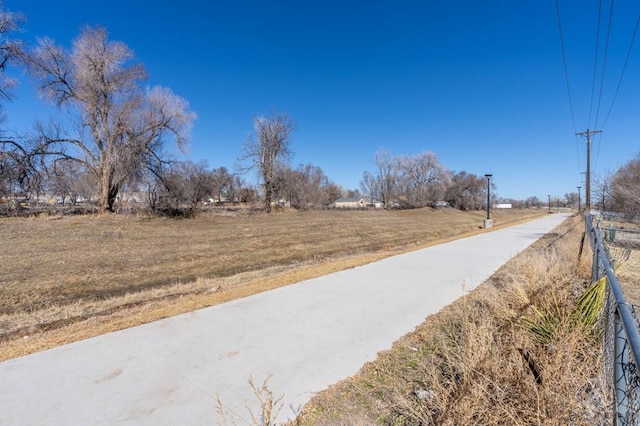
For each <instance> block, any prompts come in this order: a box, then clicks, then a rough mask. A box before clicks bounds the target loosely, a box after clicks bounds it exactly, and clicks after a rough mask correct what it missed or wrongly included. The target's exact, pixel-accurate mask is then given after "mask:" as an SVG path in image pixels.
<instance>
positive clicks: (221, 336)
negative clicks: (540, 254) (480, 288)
mask: <svg viewBox="0 0 640 426" xmlns="http://www.w3.org/2000/svg"><path fill="white" fill-rule="evenodd" d="M566 217H567V215H563V214H555V215H549V216H546V217H544V218H542V219H539V220H536V221H533V222H529V223H526V224H523V225H517V226H513V227H510V228H506V229H501V230H497V231H493V232H487V233H483V234H480V235H477V236H474V237H470V238H465V239H462V240H457V241H453V242H450V243H447V244H442V245H438V246H434V247H430V248H427V249H423V250H419V251H416V252H412V253H408V254H404V255H399V256H395V257H391V258H388V259H384V260H381V261H379V262H375V263H372V264H369V265H366V266H362V267H358V268H354V269H350V270H346V271H342V272H337V273H334V274H331V275H328V276H324V277H321V278H316V279H312V280H309V281H305V282H302V283H299V284H296V285H292V286H288V287H283V288H280V289H277V290H273V291H269V292H266V293H262V294H258V295H255V296H251V297H247V298H244V299H240V300H236V301H233V302H229V303H225V304H223V305H218V306H213V307H210V308H206V309H202V310H199V311H195V312H192V313H189V314H184V315H179V316H176V317H173V318H169V319H165V320H161V321H156V322H154V323H150V324H146V325H141V326H138V327H134V328H130V329H127V330H123V331H119V332H115V333H110V334H106V335H103V336H99V337H95V338H92V339H87V340H84V341H80V342H76V343H72V344H69V345H65V346H61V347H58V348H54V349H51V350H48V351H44V352H40V353H36V354H33V355H28V356H24V357H21V358H17V359H13V360H9V361H4V362H2V363H0V425H30V424H46V425H87V424H105V425H106V424H109V425H110V424H148V425H161V424H166V425H185V424H188V425H205V424H206V425H215V424H219V423H221V418H220V417H219V414H218V410H217V406H218V404H217V402H216V398H219V400H220V401H221V402H222V404H223V410H224V412H225V419H226V423H227V424H234V423H235V424H237V425H243V424H250V420H251V416H250V414H249V408H250V409H251V410H252V411H253V412H254V413H255V414H256V416H257V415H259V408H258V405H257V402H256V399H255V397H254V396H253V394H252V390H251V388H250V387H249V385H248V383H247V381H248V379H249V378H250V377H253V379H254V381H255V383H256V384H257V385H260V384H262V381H263V380H264V379H265V378H267V377H269V376H270V377H271V378H270V380H269V387H270V389H272V390H273V392H274V393H275V394H276V396H279V395H281V394H284V400H283V401H284V407H283V409H282V411H281V412H280V417H279V420H281V421H282V420H285V419H292V418H294V417H295V414H296V413H297V412H298V411H299V410H300V408H301V407H302V406H303V405H304V404H305V403H306V402H307V401H308V400H309V399H310V398H311V397H312V396H313V395H314V394H315V393H317V392H319V391H321V390H323V389H325V388H327V387H328V386H329V385H331V384H333V383H335V382H338V381H340V380H341V379H344V378H346V377H349V376H351V375H353V374H354V373H356V372H357V371H358V370H359V369H360V367H361V366H362V365H363V364H364V363H365V362H367V361H371V360H373V359H375V357H376V354H377V352H379V351H381V350H385V349H388V348H390V347H391V344H392V342H394V341H395V340H397V339H398V338H400V337H401V336H403V335H404V334H406V333H407V332H409V331H411V330H413V329H414V328H415V327H416V326H417V325H418V324H420V323H421V322H422V321H423V320H424V318H426V317H427V316H428V315H430V314H433V313H435V312H437V311H439V310H440V309H442V308H443V307H444V306H446V305H448V304H450V303H451V302H453V301H454V300H455V299H457V298H458V297H460V296H462V295H463V294H465V292H466V291H469V290H471V289H473V288H475V287H476V286H477V285H479V284H480V283H482V282H483V281H484V280H485V279H486V278H488V277H489V276H490V275H491V274H493V272H495V271H496V270H497V269H498V268H499V267H500V266H501V265H503V264H504V263H505V262H506V261H507V260H508V259H509V258H511V257H512V256H514V255H515V254H517V253H518V252H520V251H521V250H523V249H524V248H526V247H527V246H529V245H530V244H531V243H533V242H534V241H535V240H537V239H538V238H540V237H541V236H543V235H544V234H545V233H547V232H549V231H550V230H551V229H552V228H554V227H555V226H556V225H558V224H560V223H561V222H562V221H563V220H564V219H565V218H566ZM247 407H249V408H247Z"/></svg>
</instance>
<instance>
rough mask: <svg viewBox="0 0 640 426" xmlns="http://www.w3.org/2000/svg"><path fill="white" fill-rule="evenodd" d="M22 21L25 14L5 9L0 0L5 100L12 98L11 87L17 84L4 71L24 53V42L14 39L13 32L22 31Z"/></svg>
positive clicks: (1, 94)
mask: <svg viewBox="0 0 640 426" xmlns="http://www.w3.org/2000/svg"><path fill="white" fill-rule="evenodd" d="M22 22H24V16H22V15H21V14H19V13H13V12H10V11H8V10H5V9H4V5H3V2H2V0H0V99H2V100H5V101H6V100H10V99H11V89H12V88H13V87H14V86H15V85H16V81H15V79H13V78H11V77H8V76H7V75H6V74H5V73H4V72H5V70H6V69H7V67H8V66H9V64H10V63H11V62H12V61H14V60H15V59H17V58H19V57H20V56H21V53H22V42H21V41H20V40H16V39H13V38H12V37H11V34H12V33H15V32H18V31H20V24H21V23H22Z"/></svg>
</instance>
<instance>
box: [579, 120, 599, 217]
mask: <svg viewBox="0 0 640 426" xmlns="http://www.w3.org/2000/svg"><path fill="white" fill-rule="evenodd" d="M596 133H602V130H589V129H587V131H586V132H578V133H576V135H578V136H586V137H587V173H586V175H585V180H586V186H587V188H586V194H585V209H586V211H587V213H588V212H589V211H590V210H591V135H595V134H596Z"/></svg>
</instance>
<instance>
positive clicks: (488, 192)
mask: <svg viewBox="0 0 640 426" xmlns="http://www.w3.org/2000/svg"><path fill="white" fill-rule="evenodd" d="M491 176H493V175H492V174H490V173H487V174H486V175H484V177H486V178H487V218H486V219H485V221H484V227H485V228H490V227H491V216H490V214H489V206H490V203H491V185H490V183H491Z"/></svg>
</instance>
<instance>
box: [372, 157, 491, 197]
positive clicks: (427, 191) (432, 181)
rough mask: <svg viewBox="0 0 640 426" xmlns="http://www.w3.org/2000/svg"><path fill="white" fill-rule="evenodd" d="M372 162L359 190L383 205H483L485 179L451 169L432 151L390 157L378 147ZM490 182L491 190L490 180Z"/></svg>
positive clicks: (485, 189) (485, 191)
mask: <svg viewBox="0 0 640 426" xmlns="http://www.w3.org/2000/svg"><path fill="white" fill-rule="evenodd" d="M375 165H376V169H375V171H374V172H370V171H365V172H364V174H363V176H362V180H361V181H360V190H361V191H362V194H364V195H365V196H366V197H368V198H369V199H370V200H371V201H372V202H373V201H376V200H377V201H380V202H382V203H383V204H384V206H385V207H386V208H389V207H396V206H397V207H408V208H416V207H426V206H430V207H436V206H438V205H440V204H442V203H446V204H447V205H449V206H451V207H454V208H457V209H460V210H478V209H481V208H483V206H485V205H486V193H487V180H486V178H484V177H481V176H477V175H474V174H471V173H467V172H465V171H461V172H457V173H455V172H451V171H449V170H447V168H446V167H445V166H444V165H443V164H442V163H440V162H439V161H438V158H437V156H436V155H435V154H434V153H432V152H422V153H419V154H415V155H403V156H396V157H394V156H392V155H391V154H390V153H389V152H388V151H385V150H383V149H380V150H378V152H377V153H376V155H375ZM491 185H492V188H493V189H495V185H494V184H493V182H492V183H491ZM495 200H496V197H495V195H494V196H493V201H495Z"/></svg>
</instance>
